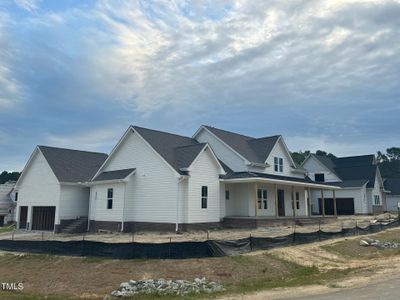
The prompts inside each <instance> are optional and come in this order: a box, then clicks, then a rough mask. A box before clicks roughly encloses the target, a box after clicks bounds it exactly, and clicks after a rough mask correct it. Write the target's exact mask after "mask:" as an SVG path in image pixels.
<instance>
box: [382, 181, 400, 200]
mask: <svg viewBox="0 0 400 300" xmlns="http://www.w3.org/2000/svg"><path fill="white" fill-rule="evenodd" d="M385 189H386V190H389V191H390V192H391V195H394V196H397V195H400V178H386V179H385Z"/></svg>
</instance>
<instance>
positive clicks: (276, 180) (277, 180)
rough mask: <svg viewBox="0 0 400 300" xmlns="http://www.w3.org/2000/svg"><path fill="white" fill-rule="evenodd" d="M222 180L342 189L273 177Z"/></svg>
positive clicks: (225, 180)
mask: <svg viewBox="0 0 400 300" xmlns="http://www.w3.org/2000/svg"><path fill="white" fill-rule="evenodd" d="M220 181H222V182H226V183H236V182H237V183H248V182H267V183H268V182H270V183H277V184H278V183H281V184H285V185H294V186H307V187H314V188H323V189H326V190H341V189H342V188H341V187H338V186H333V185H322V184H314V183H307V182H296V181H288V180H281V179H271V178H261V177H252V178H235V179H220Z"/></svg>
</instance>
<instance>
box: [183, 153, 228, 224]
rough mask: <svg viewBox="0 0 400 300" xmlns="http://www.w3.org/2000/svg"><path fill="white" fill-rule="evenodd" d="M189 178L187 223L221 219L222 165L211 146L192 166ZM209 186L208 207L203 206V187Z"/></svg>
mask: <svg viewBox="0 0 400 300" xmlns="http://www.w3.org/2000/svg"><path fill="white" fill-rule="evenodd" d="M191 169H192V170H191V171H190V173H189V175H190V177H189V179H188V211H187V214H188V219H187V223H207V222H219V221H220V206H221V203H220V182H219V172H220V167H219V165H218V164H217V162H216V161H215V159H214V158H213V155H212V153H211V151H210V149H209V148H206V150H204V151H203V152H202V153H200V155H199V157H198V158H197V160H196V161H195V162H194V163H193V165H192V166H191ZM202 186H207V187H208V199H207V208H201V187H202Z"/></svg>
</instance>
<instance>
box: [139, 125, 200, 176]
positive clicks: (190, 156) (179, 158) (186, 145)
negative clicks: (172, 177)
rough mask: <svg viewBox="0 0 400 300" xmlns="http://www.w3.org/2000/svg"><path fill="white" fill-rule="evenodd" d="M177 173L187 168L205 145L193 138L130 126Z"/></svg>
mask: <svg viewBox="0 0 400 300" xmlns="http://www.w3.org/2000/svg"><path fill="white" fill-rule="evenodd" d="M132 128H133V129H134V130H136V131H137V132H138V133H139V134H140V135H141V136H142V137H143V138H144V139H145V140H146V141H147V142H148V143H149V144H150V145H151V146H152V147H153V148H154V150H156V151H157V152H158V154H160V155H161V157H162V158H164V159H165V160H166V161H167V162H168V164H170V165H171V166H172V167H173V168H174V169H175V170H176V171H177V172H178V173H180V174H186V172H185V171H182V170H181V168H188V167H189V166H190V165H191V163H192V162H193V160H194V159H195V158H196V157H197V155H198V154H199V153H200V151H201V150H202V149H203V148H204V146H205V144H202V143H199V142H198V141H196V140H195V139H193V138H190V137H186V136H181V135H176V134H172V133H167V132H162V131H157V130H152V129H147V128H143V127H138V126H132Z"/></svg>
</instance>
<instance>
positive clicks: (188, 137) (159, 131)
mask: <svg viewBox="0 0 400 300" xmlns="http://www.w3.org/2000/svg"><path fill="white" fill-rule="evenodd" d="M131 126H132V128H138V129H139V130H140V129H145V130H151V131H154V132H158V133H163V134H169V135H174V136H177V137H182V138H187V139H191V140H194V141H195V140H196V139H194V138H192V137H190V136H185V135H181V134H176V133H171V132H168V131H161V130H157V129H151V128H146V127H140V126H136V125H131Z"/></svg>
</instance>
